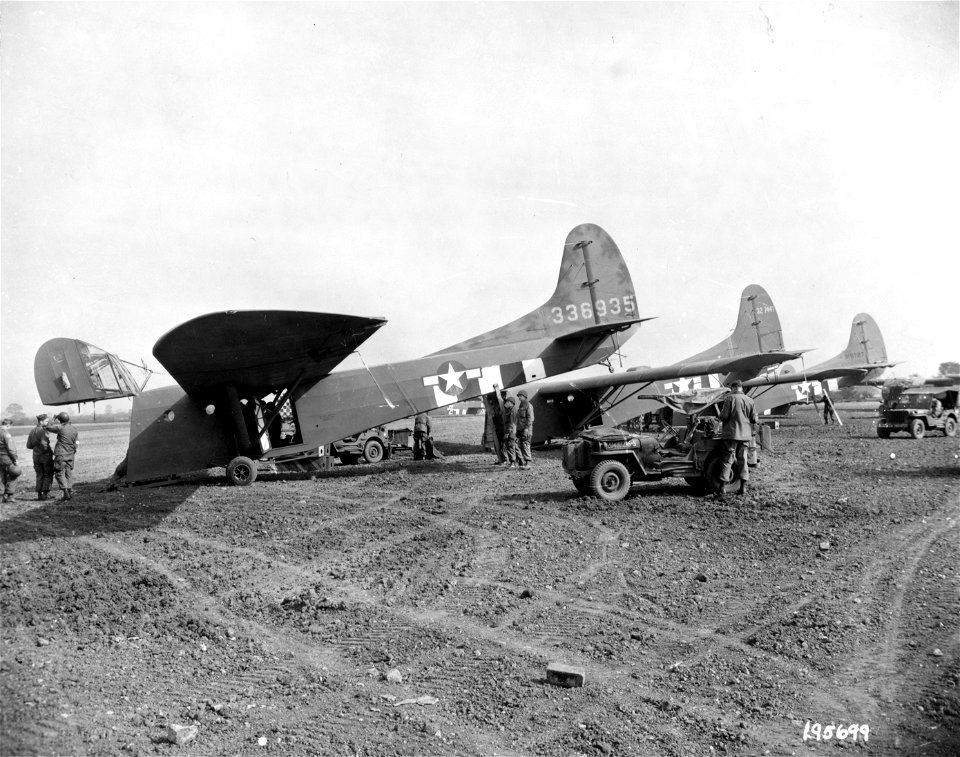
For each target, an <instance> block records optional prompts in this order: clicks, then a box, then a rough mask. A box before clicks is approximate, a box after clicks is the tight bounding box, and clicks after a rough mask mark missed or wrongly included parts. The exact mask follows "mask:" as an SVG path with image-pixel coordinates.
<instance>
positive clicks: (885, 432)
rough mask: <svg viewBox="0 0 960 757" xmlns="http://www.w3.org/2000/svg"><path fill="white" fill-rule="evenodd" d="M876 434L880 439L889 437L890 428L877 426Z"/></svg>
mask: <svg viewBox="0 0 960 757" xmlns="http://www.w3.org/2000/svg"><path fill="white" fill-rule="evenodd" d="M877 436H879V437H880V438H881V439H889V438H890V429H888V428H879V427H878V428H877Z"/></svg>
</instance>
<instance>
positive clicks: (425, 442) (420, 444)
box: [413, 413, 437, 460]
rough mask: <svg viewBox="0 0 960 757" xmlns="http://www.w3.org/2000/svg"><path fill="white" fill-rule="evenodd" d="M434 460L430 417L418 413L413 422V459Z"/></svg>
mask: <svg viewBox="0 0 960 757" xmlns="http://www.w3.org/2000/svg"><path fill="white" fill-rule="evenodd" d="M424 457H426V459H427V460H436V459H437V456H436V455H435V454H434V452H433V436H432V435H431V428H430V416H429V415H427V414H426V413H419V414H418V415H417V417H416V419H415V420H414V421H413V459H414V460H423V459H424Z"/></svg>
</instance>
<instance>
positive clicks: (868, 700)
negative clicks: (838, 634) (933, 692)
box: [823, 506, 960, 718]
mask: <svg viewBox="0 0 960 757" xmlns="http://www.w3.org/2000/svg"><path fill="white" fill-rule="evenodd" d="M926 520H927V521H928V522H927V523H923V522H920V523H914V524H911V525H910V526H907V527H905V528H902V529H898V530H897V531H895V532H893V533H892V534H891V535H890V536H889V537H888V538H887V539H885V540H884V542H883V545H882V547H881V548H880V551H881V552H882V556H881V557H879V558H876V559H874V560H872V561H871V562H870V564H869V566H868V567H867V569H866V570H865V571H864V573H863V577H862V579H861V581H860V583H859V593H860V594H861V595H862V596H865V597H869V598H870V600H871V602H872V603H874V604H879V602H877V599H878V597H879V596H881V595H882V594H883V593H884V589H883V588H882V585H883V584H884V583H890V584H892V585H893V587H894V588H893V592H892V596H891V598H890V600H889V601H888V602H887V603H885V604H886V606H888V607H889V608H890V610H889V617H890V619H889V621H888V622H887V623H886V625H885V627H884V629H883V636H882V638H881V640H880V641H879V642H878V643H877V644H875V645H872V646H871V647H868V648H867V649H866V650H864V651H863V652H862V653H861V654H860V655H858V656H857V658H856V659H855V660H854V661H853V663H852V665H851V666H850V667H851V672H852V673H853V679H854V681H855V682H857V685H856V686H849V687H845V688H843V689H841V692H840V695H841V696H842V697H843V698H845V699H848V700H849V701H850V702H851V703H852V704H854V705H857V706H860V707H862V708H863V709H864V711H865V713H866V714H868V716H869V717H871V718H877V716H878V714H879V711H880V708H881V707H883V706H884V705H883V704H882V703H886V702H896V701H902V697H901V696H900V692H901V689H902V688H903V686H904V681H906V680H908V679H907V677H905V676H903V675H901V671H900V670H899V665H898V658H899V657H900V656H901V654H902V645H901V630H902V626H903V618H902V615H903V603H904V598H905V597H906V596H907V594H908V592H909V591H910V590H911V586H912V584H913V582H914V579H915V577H916V572H917V568H918V567H919V565H920V563H921V561H922V560H923V559H924V557H926V556H927V554H928V553H929V551H930V549H931V548H932V547H933V545H934V544H936V543H938V542H941V541H946V540H948V539H950V538H953V540H954V541H953V543H956V535H955V534H956V533H957V532H960V519H958V517H957V514H956V507H955V506H950V507H949V508H945V509H942V510H939V511H937V512H936V513H935V514H934V515H933V516H931V517H929V518H927V519H926ZM861 681H863V682H864V683H863V684H861V683H859V682H861ZM823 683H824V686H826V685H827V683H828V682H827V681H824V682H823ZM864 684H865V685H864ZM887 709H888V710H889V708H887ZM888 716H889V713H888Z"/></svg>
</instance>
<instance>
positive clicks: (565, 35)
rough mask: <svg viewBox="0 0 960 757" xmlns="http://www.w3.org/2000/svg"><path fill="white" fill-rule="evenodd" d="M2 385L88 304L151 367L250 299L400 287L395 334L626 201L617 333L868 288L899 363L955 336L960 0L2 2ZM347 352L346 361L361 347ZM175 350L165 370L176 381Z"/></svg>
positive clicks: (25, 392) (88, 330) (866, 295)
mask: <svg viewBox="0 0 960 757" xmlns="http://www.w3.org/2000/svg"><path fill="white" fill-rule="evenodd" d="M0 32H2V45H0V55H2V82H0V83H2V90H0V92H2V110H0V113H2V123H0V127H2V132H0V134H2V397H0V405H2V407H6V406H7V405H8V404H9V403H12V402H17V403H20V404H22V405H23V406H24V407H25V408H26V409H28V410H33V409H34V408H35V407H38V406H39V405H38V403H39V397H38V395H37V393H36V388H35V386H34V383H33V359H34V355H35V353H36V351H37V348H38V347H39V346H40V345H41V344H42V343H43V342H44V341H46V340H47V339H49V338H52V337H55V336H67V337H77V338H81V339H84V340H87V341H89V342H92V343H93V344H95V345H97V346H100V347H103V348H106V349H108V350H110V351H112V352H115V353H118V354H119V355H120V356H121V357H124V358H127V359H131V360H134V361H139V360H140V359H146V360H147V362H148V364H149V365H151V366H152V367H154V368H159V367H160V366H159V365H158V364H157V362H156V360H155V359H154V358H153V356H152V353H151V349H152V347H153V344H154V342H155V341H156V340H157V339H158V338H159V337H160V336H161V335H162V334H163V333H164V332H166V331H168V330H169V329H171V328H173V327H174V326H176V325H178V324H179V323H182V322H183V321H185V320H188V319H190V318H193V317H195V316H198V315H201V314H204V313H208V312H213V311H218V310H228V309H241V310H242V309H258V308H267V309H293V310H313V311H320V312H342V313H349V314H354V315H363V316H382V317H386V318H388V319H389V321H390V323H389V324H388V325H387V326H385V327H384V328H383V329H381V330H380V332H379V333H378V334H376V335H375V336H374V337H373V338H371V339H370V340H369V341H368V342H367V343H366V344H365V345H364V346H363V347H361V350H360V352H361V355H362V357H363V360H364V361H365V362H366V363H367V364H368V365H372V364H375V363H382V362H387V361H395V360H403V359H407V358H413V357H419V356H421V355H424V354H427V353H429V352H432V351H435V350H437V349H440V348H442V347H445V346H447V345H449V344H452V343H455V342H458V341H461V340H463V339H465V338H467V337H470V336H473V335H475V334H478V333H481V332H483V331H485V330H487V329H489V328H492V327H495V326H498V325H500V324H501V323H505V322H507V321H509V320H512V319H513V318H514V317H516V316H519V315H521V314H523V313H525V312H527V311H528V310H531V309H532V308H534V307H536V306H538V305H539V304H541V303H542V302H544V301H545V300H546V299H547V298H548V297H549V296H550V294H551V293H552V291H553V286H554V284H555V283H556V278H557V273H558V269H559V264H560V256H561V253H562V245H563V242H564V239H565V237H566V235H567V233H568V232H569V231H570V229H571V228H573V227H574V226H576V225H577V224H579V223H584V222H590V223H596V224H599V225H600V226H602V227H604V228H605V229H606V230H607V231H608V232H609V233H610V234H611V236H612V237H613V239H614V240H615V241H616V242H617V244H618V245H619V246H620V248H621V250H622V251H623V253H624V255H625V257H626V259H627V262H628V265H629V266H630V269H631V272H632V275H633V281H634V284H635V287H636V289H637V293H638V302H639V311H640V312H639V314H640V315H641V316H657V320H654V321H651V322H649V323H646V324H644V325H643V327H642V328H641V331H640V333H639V334H638V335H637V336H635V337H634V338H633V339H632V340H631V341H630V342H628V343H627V345H626V347H625V350H624V351H625V353H626V355H627V364H628V365H659V364H664V363H670V362H674V361H676V360H680V359H682V358H684V357H685V356H687V355H690V354H693V353H695V352H698V351H700V350H702V349H704V348H706V347H708V346H710V345H711V344H713V343H715V342H716V341H719V340H720V339H721V338H723V337H724V336H726V334H727V333H728V332H729V331H730V329H732V327H733V325H734V321H735V319H736V312H737V305H738V298H739V295H740V292H741V291H742V289H743V288H744V287H745V286H746V285H747V284H750V283H757V284H760V285H762V286H763V287H765V288H766V289H767V291H768V292H769V293H770V294H771V296H772V298H773V300H774V302H775V303H776V305H777V308H778V310H779V313H780V318H781V322H782V325H783V329H784V334H785V339H786V342H787V345H788V346H793V347H807V348H817V349H816V351H815V352H812V353H810V354H809V355H808V358H807V361H808V365H809V364H812V363H814V362H819V361H821V360H824V359H827V358H829V357H831V356H833V355H834V354H836V353H837V352H840V351H841V350H842V348H843V347H844V346H846V343H847V338H848V335H849V330H850V322H851V321H852V319H853V316H854V315H855V314H856V313H858V312H861V311H865V312H868V313H870V314H871V315H873V316H874V317H875V318H876V320H877V322H878V323H879V325H880V328H881V330H882V331H883V333H884V336H885V338H886V344H887V351H888V353H889V355H890V357H891V358H892V359H895V360H901V361H903V364H902V365H900V366H898V367H897V368H896V369H895V370H894V373H895V374H897V375H906V374H908V373H911V372H919V373H922V374H929V373H934V372H935V371H936V369H937V366H938V365H939V363H941V362H943V361H946V360H957V359H960V344H958V340H957V337H956V333H957V329H956V325H957V320H956V297H957V295H956V291H957V290H956V276H957V263H956V260H957V253H958V251H960V249H958V248H960V246H958V233H957V232H958V212H957V209H958V207H960V192H958V177H960V171H958V168H960V159H958V140H957V136H956V135H957V134H960V108H958V88H957V80H958V4H957V3H956V2H942V3H920V2H907V3H896V2H891V3H856V4H855V3H830V4H818V3H809V2H803V3H799V2H798V3H782V2H777V3H724V2H717V3H688V4H685V3H656V2H650V3H634V4H622V3H617V4H605V3H592V2H591V3H582V4H580V3H559V4H552V3H534V4H521V3H509V4H469V3H444V4H430V3H387V4H360V3H347V4H332V3H316V4H314V3H290V4H287V3H264V4H256V3H242V4H241V3H236V4H233V3H210V4H204V3H184V4H179V3H144V4H137V3H104V4H99V3H69V2H58V3H50V4H47V3H3V4H2V19H0ZM345 365H347V366H349V367H353V365H354V363H348V364H345ZM168 382H169V379H167V378H166V377H157V378H155V379H154V380H153V382H152V383H151V385H152V386H159V385H161V384H162V383H168Z"/></svg>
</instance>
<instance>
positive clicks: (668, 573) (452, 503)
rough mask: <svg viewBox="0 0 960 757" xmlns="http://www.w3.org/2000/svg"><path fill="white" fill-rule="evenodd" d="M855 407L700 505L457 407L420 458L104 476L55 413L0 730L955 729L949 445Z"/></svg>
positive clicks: (956, 583)
mask: <svg viewBox="0 0 960 757" xmlns="http://www.w3.org/2000/svg"><path fill="white" fill-rule="evenodd" d="M874 407H875V406H873V405H857V406H852V405H851V406H843V405H841V406H840V411H841V414H842V415H843V417H844V420H845V425H844V426H843V427H842V428H841V427H836V426H831V427H826V428H825V427H823V426H820V425H818V424H817V423H816V420H817V418H816V416H815V415H814V413H813V411H811V410H801V411H799V412H797V413H796V414H795V417H794V418H793V419H791V420H789V421H786V422H784V423H783V424H782V426H781V428H780V429H779V430H778V431H776V432H774V444H775V452H774V453H773V454H765V455H764V458H763V460H762V462H761V466H760V467H759V468H757V469H756V470H755V472H754V488H753V491H752V492H751V493H750V494H749V495H748V496H746V497H744V498H736V497H730V498H728V500H727V501H726V502H724V503H720V502H716V501H714V500H712V499H705V498H703V497H698V496H694V495H693V494H692V493H691V490H690V489H689V488H688V487H686V486H685V485H684V484H683V483H682V481H679V480H669V481H664V482H662V483H659V484H647V485H643V486H638V487H635V488H634V490H633V492H632V494H631V496H630V497H628V499H627V500H625V501H623V502H619V503H606V502H603V501H600V500H597V499H593V498H584V497H581V496H579V495H578V494H577V493H576V491H575V490H574V488H573V486H572V485H571V483H570V482H569V481H568V480H567V479H566V478H565V476H564V475H563V472H562V470H561V467H560V462H559V452H558V451H547V452H541V453H539V454H538V455H537V456H536V460H535V462H534V465H533V468H532V469H531V470H529V471H510V470H502V469H500V468H498V467H494V466H493V465H492V464H491V463H492V461H493V457H492V455H490V454H488V453H484V452H483V451H482V450H481V449H480V447H479V438H480V432H481V423H482V421H481V420H480V419H479V418H476V417H467V418H441V419H438V420H437V423H436V424H435V434H436V437H437V439H438V446H439V447H440V448H441V449H442V450H444V451H445V452H446V453H447V456H446V458H445V460H443V461H442V462H439V463H427V462H424V463H419V462H417V463H415V462H413V461H412V459H410V458H409V457H406V456H403V457H398V458H395V459H393V460H391V461H388V462H386V463H384V464H381V465H378V466H371V465H359V466H350V467H343V468H338V469H337V470H335V471H333V472H331V473H329V474H323V475H320V476H318V477H315V478H314V477H310V476H306V475H293V476H265V477H262V478H260V479H259V480H258V481H257V482H256V483H254V484H253V485H252V486H250V487H245V488H237V487H230V486H226V485H225V482H224V479H223V476H222V471H220V472H219V474H220V475H217V472H214V473H212V474H210V475H208V476H206V477H203V478H201V479H199V480H197V481H195V482H193V483H190V484H189V485H178V486H170V487H165V488H152V489H150V488H146V489H145V488H127V489H122V490H120V491H117V492H104V491H102V489H103V488H104V487H103V481H102V480H97V479H98V478H100V479H102V477H104V476H106V475H108V474H109V472H110V471H111V470H112V467H113V465H114V464H115V463H116V462H117V461H118V460H119V458H120V456H122V451H123V447H124V445H125V433H126V430H125V428H124V427H122V426H120V427H107V428H105V429H98V428H94V427H87V428H82V429H81V442H83V441H84V440H85V439H86V442H87V443H86V444H85V445H84V446H81V453H80V457H79V459H78V473H79V477H80V481H81V483H80V484H79V486H78V487H77V497H76V499H75V500H73V501H72V502H69V503H60V502H36V501H33V500H32V491H31V490H32V472H27V473H26V474H25V475H24V476H23V479H22V481H21V491H20V501H17V502H14V503H12V504H10V505H5V506H4V508H3V512H2V520H0V542H2V545H3V547H2V549H3V560H2V575H0V591H2V601H3V608H2V610H3V612H2V626H0V628H2V660H0V696H2V710H0V754H3V755H35V754H39V755H52V754H63V755H114V754H134V755H167V754H191V755H231V754H238V755H247V754H254V755H257V754H263V755H270V754H283V755H395V754H399V755H550V756H553V755H557V756H559V755H580V754H583V755H709V754H737V755H740V754H742V755H759V754H773V755H790V754H796V755H805V754H834V753H844V752H846V751H851V752H852V753H855V754H870V755H908V754H909V755H957V754H960V693H958V692H960V689H958V686H960V635H958V634H960V617H958V612H957V610H958V606H960V603H958V589H960V576H958V568H960V559H958V558H960V538H958V537H960V461H958V458H957V455H958V446H957V440H956V439H947V438H944V437H943V436H941V435H936V436H930V437H928V438H924V439H922V440H919V441H915V440H913V439H910V438H909V437H907V436H897V437H894V438H891V439H887V440H881V439H878V438H877V437H876V433H875V431H874V425H873V424H874V420H875V417H874V416H875V412H874ZM21 449H22V447H21ZM551 663H562V664H565V665H570V666H579V667H581V668H582V669H583V671H584V673H585V681H584V685H583V686H582V687H579V688H560V687H557V686H554V685H551V684H549V683H547V681H546V669H547V666H548V665H549V664H551ZM816 724H820V725H819V726H818V725H816ZM170 725H180V726H195V727H196V735H195V736H193V737H192V739H191V740H189V741H187V743H186V744H185V745H183V746H177V745H175V744H173V743H171V742H170V741H169V739H168V730H169V729H168V726H170ZM851 725H856V726H857V728H856V729H851V728H849V726H851ZM826 726H833V727H831V728H829V729H827V728H826ZM838 726H841V727H842V730H841V731H835V729H836V727H838ZM863 726H868V731H869V741H865V740H864V738H863V733H864V730H865V729H864V728H863ZM190 733H192V731H190V732H188V733H186V734H185V735H190ZM805 733H806V735H807V738H806V740H805V739H804V735H805ZM818 733H819V734H820V737H821V740H817V738H816V735H817V734H818ZM828 733H829V734H830V736H829V738H827V734H828ZM839 733H843V734H844V736H845V738H843V739H840V738H839V737H838V734H839ZM851 734H854V735H856V737H857V738H856V741H855V742H854V740H853V738H852V735H851Z"/></svg>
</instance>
